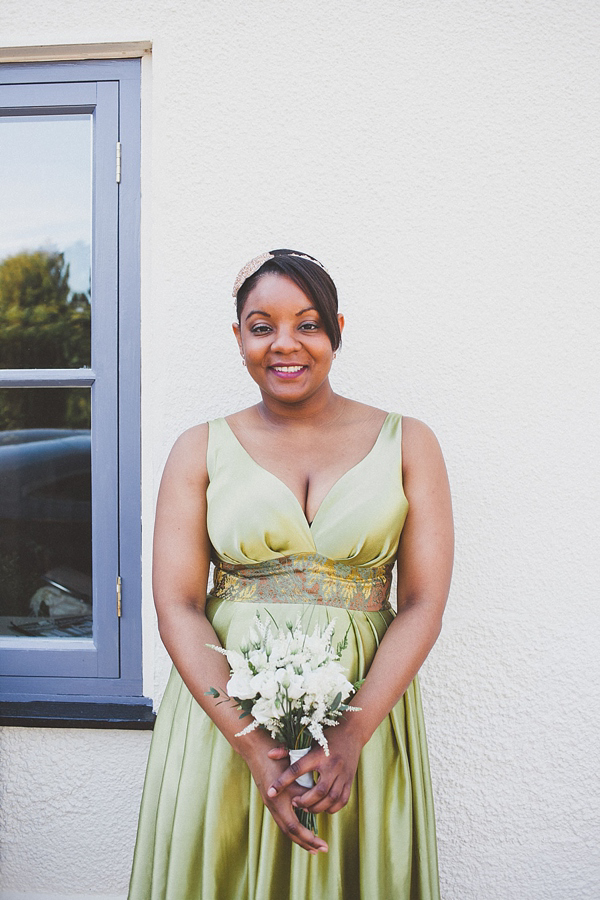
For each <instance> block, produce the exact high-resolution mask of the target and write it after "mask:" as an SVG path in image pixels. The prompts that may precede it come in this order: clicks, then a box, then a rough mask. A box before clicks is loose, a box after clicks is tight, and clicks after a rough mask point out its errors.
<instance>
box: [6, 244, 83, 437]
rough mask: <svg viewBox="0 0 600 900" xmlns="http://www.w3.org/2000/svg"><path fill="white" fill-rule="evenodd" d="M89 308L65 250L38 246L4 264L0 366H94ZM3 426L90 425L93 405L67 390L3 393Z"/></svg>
mask: <svg viewBox="0 0 600 900" xmlns="http://www.w3.org/2000/svg"><path fill="white" fill-rule="evenodd" d="M90 347H91V307H90V302H89V298H88V297H87V295H86V294H83V293H71V291H70V289H69V266H68V264H66V263H65V258H64V254H63V253H60V252H57V251H45V250H37V251H35V252H31V253H19V254H17V255H15V256H10V257H8V258H7V259H5V260H4V261H3V262H1V263H0V368H4V369H21V368H28V369H29V368H34V369H67V368H69V369H70V368H79V367H82V366H89V365H90ZM3 395H4V396H3V397H2V400H0V430H8V429H15V428H31V427H37V428H45V427H57V426H59V425H60V426H61V427H67V428H85V427H89V409H88V408H86V407H87V404H85V403H84V404H83V405H82V402H81V401H82V398H80V397H78V396H74V395H72V394H71V393H70V392H69V391H51V392H48V394H47V395H46V396H44V392H40V391H4V392H3Z"/></svg>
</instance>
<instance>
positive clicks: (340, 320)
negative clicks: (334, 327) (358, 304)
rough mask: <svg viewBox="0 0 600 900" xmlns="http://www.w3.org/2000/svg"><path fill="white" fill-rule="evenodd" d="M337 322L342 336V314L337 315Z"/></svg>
mask: <svg viewBox="0 0 600 900" xmlns="http://www.w3.org/2000/svg"><path fill="white" fill-rule="evenodd" d="M337 320H338V323H339V326H340V334H341V333H342V331H343V330H344V317H343V315H342V313H338V314H337Z"/></svg>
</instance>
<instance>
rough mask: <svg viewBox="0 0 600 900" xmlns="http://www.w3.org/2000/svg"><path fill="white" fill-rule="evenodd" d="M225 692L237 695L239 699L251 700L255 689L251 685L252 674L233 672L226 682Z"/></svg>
mask: <svg viewBox="0 0 600 900" xmlns="http://www.w3.org/2000/svg"><path fill="white" fill-rule="evenodd" d="M227 693H228V694H229V696H230V697H238V698H239V699H240V700H251V699H252V697H255V696H256V694H257V693H258V691H256V690H255V689H254V687H253V685H252V675H251V673H250V672H248V674H246V673H244V672H235V673H234V674H233V675H232V676H231V678H230V679H229V681H228V682H227Z"/></svg>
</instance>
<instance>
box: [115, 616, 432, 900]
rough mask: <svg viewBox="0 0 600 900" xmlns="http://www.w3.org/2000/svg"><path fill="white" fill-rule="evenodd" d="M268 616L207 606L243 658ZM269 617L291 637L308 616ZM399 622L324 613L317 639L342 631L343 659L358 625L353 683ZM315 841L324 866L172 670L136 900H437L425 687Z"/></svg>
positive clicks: (369, 756) (142, 826) (158, 732)
mask: <svg viewBox="0 0 600 900" xmlns="http://www.w3.org/2000/svg"><path fill="white" fill-rule="evenodd" d="M262 609H264V606H263V607H262ZM260 611H261V605H260V604H256V603H242V602H233V601H227V600H210V599H209V601H208V603H207V615H208V617H209V619H211V621H212V624H213V627H214V628H215V631H216V633H217V635H218V637H219V640H220V641H221V644H222V645H223V646H225V647H234V648H236V649H238V648H239V646H240V644H241V643H244V642H245V640H247V635H248V631H249V628H250V625H251V623H252V620H253V619H254V616H255V614H256V613H257V612H260ZM268 612H269V613H270V615H271V616H273V617H274V618H275V619H276V620H277V621H278V622H281V625H282V626H283V625H284V623H285V622H286V620H291V621H294V620H295V618H296V615H298V614H302V613H303V614H305V613H306V607H304V608H303V607H302V606H301V605H298V607H296V605H294V604H269V605H268ZM392 618H393V612H391V611H384V612H352V613H349V612H347V611H345V610H343V609H337V608H335V609H334V608H331V607H326V606H320V607H315V608H314V610H313V612H311V622H310V630H312V628H314V626H315V625H316V624H317V623H319V624H321V625H326V624H327V622H328V621H332V620H334V621H335V622H336V631H335V635H334V638H333V644H334V646H335V644H336V643H337V641H340V640H342V638H343V636H344V634H345V632H346V630H347V628H348V625H349V624H350V632H349V640H348V647H347V649H346V650H345V651H344V654H343V656H342V662H343V663H344V665H345V666H346V669H347V672H348V675H349V678H350V680H351V681H356V680H357V679H359V678H363V677H364V676H365V675H366V673H367V671H368V668H369V666H370V663H371V660H372V659H373V656H374V654H375V651H376V649H377V647H378V645H379V642H380V640H381V638H382V637H383V635H384V634H385V631H386V629H387V627H388V626H389V623H390V622H391V620H392ZM263 619H264V620H265V621H266V616H265V615H264V614H263ZM352 715H360V713H353V714H352ZM318 827H319V836H321V837H323V838H324V840H325V841H327V843H328V845H329V852H328V853H319V854H318V855H317V856H312V855H311V854H309V853H307V852H306V851H305V850H303V849H301V848H300V847H298V846H297V845H296V844H294V843H292V842H291V841H290V840H289V839H288V838H287V837H286V836H285V835H283V834H282V833H281V832H280V830H279V828H278V827H277V825H276V824H275V822H274V820H273V819H272V817H271V815H270V813H269V811H268V810H267V809H266V807H265V806H264V805H263V802H262V799H261V796H260V793H259V791H258V789H257V788H256V786H255V784H254V782H253V780H252V777H251V775H250V772H249V770H248V768H247V766H246V764H245V763H244V761H243V760H242V759H241V757H240V756H239V755H238V754H237V753H236V752H235V750H234V749H233V748H232V747H231V745H230V744H229V742H228V741H227V740H226V739H225V738H224V737H223V735H222V734H221V733H220V731H219V730H218V729H217V728H216V726H215V725H214V724H213V722H212V720H211V719H210V718H209V716H208V715H207V714H206V713H205V712H204V711H203V710H202V708H201V707H200V706H199V705H198V703H196V701H195V700H194V699H193V697H192V696H191V694H190V692H189V691H188V689H187V688H186V686H185V685H184V683H183V682H182V680H181V677H180V676H179V674H178V672H177V670H176V669H175V668H173V670H172V673H171V676H170V679H169V682H168V685H167V689H166V692H165V695H164V698H163V701H162V704H161V706H160V710H159V712H158V716H157V720H156V724H155V729H154V734H153V738H152V745H151V748H150V755H149V759H148V768H147V772H146V780H145V785H144V792H143V798H142V804H141V810H140V818H139V827H138V834H137V841H136V847H135V854H134V864H133V871H132V876H131V884H130V890H129V900H439V883H438V871H437V849H436V838H435V819H434V810H433V799H432V792H431V780H430V774H429V762H428V754H427V744H426V737H425V727H424V721H423V711H422V706H421V698H420V692H419V684H418V679H417V678H415V680H414V681H413V682H412V683H411V685H410V686H409V688H408V690H407V691H406V693H405V694H404V696H403V697H402V699H401V700H400V701H399V702H398V703H397V704H396V706H395V707H394V708H393V710H392V711H391V713H390V714H389V715H388V716H387V717H386V719H384V721H383V722H382V723H381V724H380V725H379V727H378V728H377V729H376V731H375V732H374V734H373V736H372V737H371V739H370V740H369V742H368V743H367V744H366V745H365V747H364V748H363V750H362V753H361V756H360V761H359V765H358V770H357V773H356V778H355V780H354V784H353V787H352V792H351V795H350V799H349V801H348V803H347V805H346V806H345V807H344V808H343V809H342V810H340V811H339V812H338V813H335V814H334V815H328V814H327V813H323V814H320V815H319V816H318Z"/></svg>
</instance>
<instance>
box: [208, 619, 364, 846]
mask: <svg viewBox="0 0 600 900" xmlns="http://www.w3.org/2000/svg"><path fill="white" fill-rule="evenodd" d="M271 618H272V617H271ZM273 623H274V625H275V628H274V629H273V628H272V626H271V623H270V622H267V623H266V624H265V623H263V622H262V621H261V619H260V615H259V614H257V616H256V619H255V622H254V625H253V627H252V628H251V629H250V633H249V635H248V640H247V642H246V643H245V644H243V645H242V646H241V647H240V651H239V652H238V651H237V650H226V649H224V648H223V647H216V646H215V645H214V644H209V645H208V646H209V647H212V649H213V650H216V651H217V652H218V653H222V654H223V655H224V656H226V657H227V660H228V662H229V665H230V666H231V677H230V679H229V681H228V682H227V688H226V691H225V693H226V694H227V699H225V700H221V701H220V702H222V703H226V702H228V700H234V701H235V703H236V704H237V707H238V709H240V710H241V715H240V719H243V718H245V717H246V716H252V717H253V721H252V722H251V723H250V724H249V725H247V726H246V728H244V729H243V730H242V731H240V732H238V734H237V735H236V737H240V736H241V735H244V734H248V733H249V732H251V731H253V730H254V729H255V728H264V729H265V730H266V731H268V732H269V733H270V735H271V737H273V738H274V739H275V740H278V741H281V743H282V744H284V746H285V747H286V748H287V750H288V752H289V754H290V759H291V761H292V762H294V761H295V760H297V759H299V758H300V757H301V756H304V754H305V753H308V751H309V750H310V747H311V743H312V741H313V740H315V741H317V743H318V744H320V745H321V747H323V750H324V752H325V755H326V756H328V755H329V746H328V744H327V738H326V737H325V734H324V732H323V727H324V726H329V727H331V726H333V725H337V724H338V720H339V719H340V717H341V716H342V714H343V713H345V712H348V711H357V710H358V709H359V708H360V707H356V706H349V705H348V704H347V703H346V702H345V701H346V700H347V699H348V697H349V696H350V695H351V694H352V693H353V692H354V691H355V690H356V689H357V688H358V687H359V685H360V684H361V682H357V683H356V684H352V683H351V682H350V681H348V679H347V678H346V675H345V672H344V669H343V667H342V665H341V663H340V656H341V653H342V651H343V650H344V649H345V648H346V647H347V646H348V632H349V631H350V627H351V625H352V620H350V624H349V625H348V629H347V631H346V634H345V635H344V639H343V641H341V642H340V643H339V644H338V645H337V648H336V649H335V650H334V649H333V646H332V643H331V640H332V637H333V632H334V628H335V623H334V622H331V623H330V624H329V625H328V626H327V627H326V628H320V627H319V626H316V627H315V629H314V631H313V632H312V634H308V633H307V632H305V631H303V629H302V622H301V617H298V619H297V620H296V622H295V624H293V623H292V622H290V621H288V622H286V625H285V628H283V629H281V628H280V627H279V626H278V625H277V623H276V622H275V620H274V619H273ZM206 693H207V694H209V695H212V696H213V697H215V698H219V697H220V696H221V692H220V691H218V690H217V689H216V688H211V689H210V690H209V691H207V692H206ZM297 781H298V783H299V784H302V785H303V786H304V787H312V785H313V778H312V775H302V776H300V778H298V779H297ZM296 815H297V816H298V818H299V820H300V822H301V823H302V824H303V825H304V826H305V827H307V828H310V829H311V830H312V831H313V832H314V833H315V834H317V824H316V817H315V815H314V813H309V812H307V811H306V810H296Z"/></svg>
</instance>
